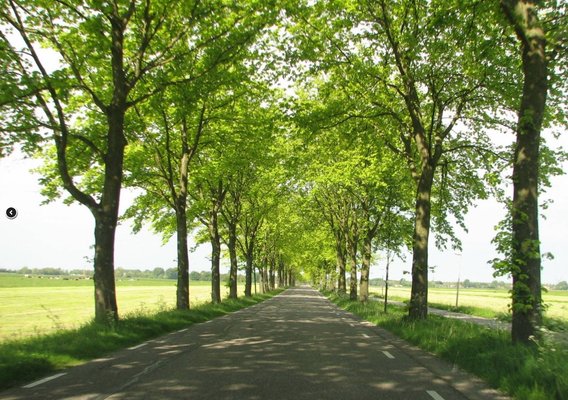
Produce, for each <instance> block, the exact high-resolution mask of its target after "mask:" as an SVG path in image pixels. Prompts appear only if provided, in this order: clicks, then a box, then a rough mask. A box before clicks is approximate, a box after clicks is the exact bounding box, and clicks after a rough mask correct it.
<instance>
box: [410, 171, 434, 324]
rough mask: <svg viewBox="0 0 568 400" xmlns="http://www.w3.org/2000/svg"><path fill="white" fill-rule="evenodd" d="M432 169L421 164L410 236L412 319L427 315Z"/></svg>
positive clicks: (422, 317)
mask: <svg viewBox="0 0 568 400" xmlns="http://www.w3.org/2000/svg"><path fill="white" fill-rule="evenodd" d="M434 171H435V169H434V167H433V166H432V165H431V164H429V163H426V164H425V165H424V166H423V168H422V174H421V176H420V181H419V182H418V190H417V195H416V210H415V221H414V235H413V238H412V292H411V295H410V306H409V309H408V315H409V317H410V318H413V319H424V318H426V316H427V315H428V238H429V235H430V216H431V199H430V197H431V194H432V185H433V183H434Z"/></svg>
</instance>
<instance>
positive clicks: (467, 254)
mask: <svg viewBox="0 0 568 400" xmlns="http://www.w3.org/2000/svg"><path fill="white" fill-rule="evenodd" d="M557 143H558V144H561V145H563V147H564V148H565V149H568V135H566V134H564V135H563V137H562V138H561V139H560V140H559V141H557ZM35 165H37V161H34V160H29V159H24V158H23V156H22V155H18V154H13V155H12V156H10V157H8V158H5V159H0V187H1V189H0V207H1V212H2V214H1V216H0V268H8V269H18V268H21V267H25V266H27V267H32V268H33V267H58V268H63V269H75V268H92V267H91V264H90V262H89V261H88V258H92V255H93V251H92V250H91V248H90V246H91V245H92V244H93V241H94V238H93V229H94V220H93V217H92V215H91V214H90V212H89V211H88V210H87V209H86V208H85V207H83V206H80V205H71V206H66V205H63V204H62V203H61V202H57V203H51V204H48V205H43V206H41V205H40V203H41V202H42V200H43V199H42V196H41V194H40V186H39V184H38V176H37V175H34V174H32V173H30V172H29V170H30V168H33V167H34V166H35ZM567 168H568V165H565V168H564V169H565V170H566V169H567ZM546 197H547V198H553V199H555V202H554V203H553V204H552V205H551V206H550V208H549V209H548V210H547V211H546V215H547V219H546V220H541V224H540V232H541V241H542V251H543V252H552V253H553V254H554V256H555V259H554V260H552V261H548V260H544V261H543V263H544V269H543V273H542V280H543V282H544V283H556V282H559V281H563V280H567V281H568V245H567V242H566V229H567V227H568V176H566V175H564V176H562V177H557V178H554V179H553V188H552V189H550V190H549V192H548V194H547V195H546ZM130 201H132V194H130V193H128V192H127V191H124V192H123V195H122V198H121V202H122V203H121V204H122V207H121V208H122V209H123V210H124V209H125V208H126V206H127V205H128V203H129V202H130ZM8 207H14V208H16V209H17V210H18V216H17V218H15V219H12V220H11V219H8V218H7V217H6V215H5V211H6V209H7V208H8ZM503 215H504V211H503V209H502V206H501V205H499V204H497V203H496V202H494V201H481V202H479V204H478V206H477V208H475V209H474V210H472V211H471V212H470V213H469V214H468V216H467V220H466V223H467V226H468V227H469V233H468V234H465V233H462V234H461V235H460V237H461V239H462V241H463V252H462V253H461V255H457V254H456V253H455V252H454V251H452V250H448V251H447V252H444V253H440V252H438V251H437V250H436V249H435V248H434V245H433V240H432V241H431V251H430V265H431V266H436V269H435V272H434V275H433V277H434V279H436V280H442V281H455V280H457V276H458V273H460V274H461V279H462V281H463V280H464V279H470V280H472V281H491V280H493V279H494V278H493V276H492V273H493V270H492V269H491V266H490V265H489V264H487V261H488V260H490V259H493V258H494V257H496V253H495V251H494V247H493V245H492V244H491V239H492V238H493V237H494V231H493V227H494V225H495V224H496V223H497V222H498V221H499V220H500V219H502V217H503ZM209 254H210V248H209V246H206V245H204V246H200V247H199V248H198V249H197V251H196V252H195V253H193V254H192V255H190V270H192V271H202V270H208V269H209V268H210V263H209V261H208V257H209ZM175 258H176V249H175V240H170V242H169V243H167V244H166V245H164V246H162V240H161V237H159V236H157V235H153V234H152V233H150V232H148V231H142V232H141V233H140V234H138V235H133V234H132V233H131V228H130V226H129V224H128V222H125V223H123V224H122V225H121V226H119V227H118V230H117V238H116V253H115V265H116V267H124V268H129V269H153V268H155V267H163V268H171V267H175V265H176V261H175ZM224 263H225V265H226V264H227V262H226V261H225V262H224ZM410 264H411V257H410V256H408V257H407V259H406V261H404V262H403V261H400V260H398V261H395V262H394V263H392V264H391V273H390V277H391V278H392V279H400V278H403V277H404V278H406V279H408V280H409V279H410V275H408V274H404V271H409V270H410ZM384 265H385V262H384V260H379V261H378V265H375V266H373V269H372V271H371V276H372V277H378V276H383V275H384ZM431 277H432V275H431Z"/></svg>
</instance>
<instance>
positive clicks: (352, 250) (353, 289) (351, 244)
mask: <svg viewBox="0 0 568 400" xmlns="http://www.w3.org/2000/svg"><path fill="white" fill-rule="evenodd" d="M356 240H357V239H354V238H353V239H352V240H350V239H347V243H348V245H347V256H348V257H349V267H350V270H351V271H350V272H351V279H350V281H349V298H350V299H351V300H357V241H356Z"/></svg>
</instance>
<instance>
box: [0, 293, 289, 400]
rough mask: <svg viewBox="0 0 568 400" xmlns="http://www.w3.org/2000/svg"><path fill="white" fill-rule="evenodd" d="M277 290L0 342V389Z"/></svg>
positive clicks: (253, 301)
mask: <svg viewBox="0 0 568 400" xmlns="http://www.w3.org/2000/svg"><path fill="white" fill-rule="evenodd" d="M282 291H283V289H279V290H276V291H274V292H271V293H267V294H261V295H255V296H253V297H242V298H239V299H237V300H225V301H223V302H222V303H220V304H211V303H208V304H200V305H198V306H195V307H194V308H192V309H191V310H189V311H177V310H164V311H160V312H157V313H150V312H142V311H139V312H137V313H132V314H130V315H127V316H125V317H124V318H122V319H121V320H120V321H119V322H118V323H116V324H114V325H113V326H111V327H108V326H104V325H99V324H96V323H94V322H91V323H88V324H85V325H83V326H82V327H80V328H78V329H72V330H62V331H58V332H55V333H50V334H48V335H41V336H35V337H30V338H26V339H19V340H13V341H6V342H2V343H0V390H3V389H7V388H10V387H13V386H16V385H18V384H21V383H24V382H29V381H32V380H34V379H37V378H40V377H41V376H44V375H47V374H50V373H53V372H55V371H58V370H61V369H63V368H67V367H71V366H74V365H78V364H81V363H84V362H86V361H89V360H92V359H95V358H99V357H102V356H104V355H106V354H109V353H111V352H113V351H116V350H120V349H123V348H126V347H130V346H134V345H136V344H139V343H141V342H144V341H146V340H149V339H152V338H155V337H158V336H161V335H163V334H166V333H169V332H173V331H176V330H179V329H183V328H185V327H187V326H189V325H192V324H195V323H200V322H205V321H208V320H210V319H213V318H216V317H219V316H222V315H225V314H228V313H231V312H233V311H237V310H240V309H242V308H245V307H249V306H251V305H254V304H256V303H260V302H262V301H264V300H266V299H268V298H270V297H273V296H274V295H276V294H278V293H280V292H282Z"/></svg>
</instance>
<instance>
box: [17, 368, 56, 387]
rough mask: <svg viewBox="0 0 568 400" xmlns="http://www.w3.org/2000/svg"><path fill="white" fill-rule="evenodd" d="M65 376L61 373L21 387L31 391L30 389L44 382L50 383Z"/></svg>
mask: <svg viewBox="0 0 568 400" xmlns="http://www.w3.org/2000/svg"><path fill="white" fill-rule="evenodd" d="M65 374H66V372H62V373H60V374H56V375H52V376H48V377H47V378H43V379H40V380H39V381H35V382H32V383H30V384H29V385H26V386H22V387H23V388H24V389H31V388H34V387H36V386H39V385H41V384H42V383H46V382H49V381H52V380H54V379H57V378H60V377H62V376H63V375H65Z"/></svg>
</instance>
